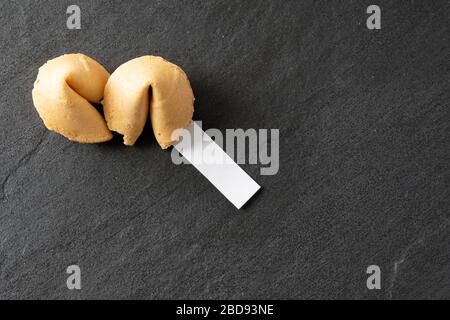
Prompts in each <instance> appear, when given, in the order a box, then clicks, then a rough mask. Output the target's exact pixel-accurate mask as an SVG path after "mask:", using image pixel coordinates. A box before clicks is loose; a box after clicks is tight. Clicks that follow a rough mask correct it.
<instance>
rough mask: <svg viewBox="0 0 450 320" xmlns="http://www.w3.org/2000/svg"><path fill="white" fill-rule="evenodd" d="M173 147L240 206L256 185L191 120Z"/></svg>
mask: <svg viewBox="0 0 450 320" xmlns="http://www.w3.org/2000/svg"><path fill="white" fill-rule="evenodd" d="M181 137H182V139H181V140H180V141H178V142H177V143H176V144H175V145H174V148H175V149H176V150H177V151H178V152H179V153H181V154H182V155H183V157H184V158H185V159H186V160H187V161H188V162H189V163H191V164H192V165H193V166H194V167H195V168H196V169H197V170H198V171H200V173H201V174H202V175H204V176H205V177H206V179H208V180H209V181H210V182H211V183H212V184H213V185H214V186H215V187H216V188H217V189H218V190H219V191H220V192H221V193H222V194H223V195H224V196H225V197H226V198H227V199H228V200H229V201H230V202H231V203H232V204H234V206H235V207H236V208H238V209H240V208H241V207H242V206H243V205H244V204H245V203H246V202H247V201H248V200H249V199H250V198H251V197H252V196H253V195H254V194H255V193H256V191H258V190H259V188H260V186H259V185H258V184H257V183H256V182H255V181H254V180H253V179H252V178H251V177H250V176H249V175H248V174H247V173H246V172H245V171H244V170H242V168H241V167H240V166H239V165H238V164H237V163H236V162H234V161H233V159H231V157H230V156H229V155H228V154H226V152H225V151H223V149H222V148H221V147H220V146H219V145H218V144H217V143H215V142H214V141H213V140H212V139H211V138H210V137H209V136H208V135H207V134H206V133H205V132H204V131H203V130H202V128H201V127H200V126H199V125H198V124H197V123H195V122H194V121H193V122H191V124H190V125H189V126H188V127H187V128H186V129H183V130H182V134H181Z"/></svg>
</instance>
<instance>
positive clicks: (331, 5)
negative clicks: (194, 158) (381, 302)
mask: <svg viewBox="0 0 450 320" xmlns="http://www.w3.org/2000/svg"><path fill="white" fill-rule="evenodd" d="M372 2H373V1H314V0H311V1H230V0H226V1H225V0H224V1H166V0H164V1H120V2H119V1H87V0H86V1H81V0H77V1H22V0H21V1H4V2H2V3H1V4H0V23H1V25H2V27H1V29H0V41H1V51H0V63H1V68H0V93H1V94H0V128H1V130H0V148H1V152H0V164H1V166H0V187H1V188H0V198H1V200H0V298H2V299H13V298H21V299H24V298H39V299H44V298H59V299H87V298H146V299H154V298H164V299H165V298H174V299H178V298H192V299H194V298H205V299H210V298H224V299H230V298H233V299H240V298H307V299H317V298H326V299H333V298H348V299H383V298H393V299H400V298H412V299H416V298H417V299H418V298H439V299H440V298H447V299H448V298H450V256H449V249H450V244H449V242H450V220H449V207H450V206H449V204H450V203H449V196H450V193H449V191H450V185H449V182H450V174H449V173H450V172H449V160H450V148H449V141H450V139H449V138H450V134H449V133H450V113H449V104H448V103H449V87H450V82H449V70H450V68H449V67H450V65H449V61H450V50H449V49H450V48H449V20H448V19H449V13H450V12H449V2H448V1H384V0H379V1H376V2H374V3H372ZM70 4H77V5H79V6H80V8H81V17H82V28H81V30H68V29H67V28H66V19H67V17H68V15H67V14H66V8H67V7H68V6H69V5H70ZM370 4H378V5H379V6H380V7H381V10H382V29H381V30H375V31H371V30H368V29H367V28H366V18H367V17H368V15H367V14H366V8H367V6H368V5H370ZM70 52H83V53H85V54H87V55H89V56H91V57H93V58H94V59H97V60H98V61H99V62H101V63H102V64H103V65H104V66H105V67H106V68H107V69H108V70H109V71H110V72H112V71H113V70H114V69H115V68H117V67H118V66H119V65H120V64H122V63H124V62H126V61H127V60H129V59H131V58H134V57H137V56H140V55H145V54H154V55H161V56H163V57H165V58H167V59H168V60H170V61H173V62H174V63H176V64H178V65H180V66H181V67H182V68H183V69H184V70H185V71H186V73H187V74H188V76H189V78H190V80H191V83H192V86H193V89H194V93H195V96H196V111H195V119H197V120H203V127H204V129H207V128H219V129H221V130H222V131H224V130H225V129H226V128H244V129H247V128H268V129H270V128H279V129H280V171H279V173H278V174H277V175H274V176H260V174H259V169H260V166H259V165H244V166H243V167H244V169H245V170H246V171H247V172H248V173H249V174H250V175H251V176H252V177H253V178H255V180H256V181H258V182H259V183H260V184H261V185H262V186H263V190H262V192H260V193H259V194H258V195H257V196H256V197H255V198H254V199H253V200H252V201H251V202H250V203H249V204H248V205H247V206H246V207H245V208H244V209H243V210H239V211H238V210H236V209H235V208H234V207H233V206H232V205H231V204H230V203H229V202H228V201H227V200H226V199H225V198H224V197H223V196H222V195H221V194H220V193H219V192H218V191H217V190H215V189H214V188H213V187H212V186H211V185H210V183H209V182H208V181H206V179H204V178H203V177H202V176H201V175H200V174H199V173H198V172H197V171H196V170H195V169H194V168H192V167H191V166H187V165H184V166H175V165H174V164H172V162H171V160H170V152H167V151H166V152H164V151H162V150H160V148H159V147H158V145H157V144H156V141H155V139H154V137H153V134H152V132H151V129H150V128H146V130H145V132H144V134H143V136H141V138H140V139H139V141H138V143H137V145H136V146H135V147H133V148H130V147H125V146H123V145H122V144H121V138H120V137H119V136H117V137H115V139H114V140H113V141H111V142H108V143H104V144H99V145H82V144H77V143H72V142H70V141H68V140H66V139H65V138H63V137H62V136H59V135H57V134H55V133H52V132H49V131H47V130H46V129H45V127H44V126H43V123H42V121H41V120H40V118H39V117H38V115H37V113H36V111H35V109H34V107H33V103H32V99H31V89H32V87H33V82H34V79H35V77H36V75H37V71H38V68H39V66H41V65H42V64H43V63H45V62H46V61H47V60H48V59H51V58H53V57H56V56H58V55H60V54H63V53H70ZM71 264H78V265H79V266H80V267H81V272H82V289H81V290H79V291H77V290H73V291H71V290H68V289H67V287H66V278H67V276H68V275H67V274H66V272H65V271H66V268H67V266H69V265H71ZM372 264H376V265H379V266H380V268H381V272H382V273H381V285H382V288H381V290H368V289H367V287H366V279H367V277H368V275H367V274H366V268H367V267H368V266H369V265H372Z"/></svg>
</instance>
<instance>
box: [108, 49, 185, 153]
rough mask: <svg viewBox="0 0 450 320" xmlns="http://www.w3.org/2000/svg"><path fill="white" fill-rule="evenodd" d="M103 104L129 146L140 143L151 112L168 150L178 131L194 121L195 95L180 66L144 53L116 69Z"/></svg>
mask: <svg viewBox="0 0 450 320" xmlns="http://www.w3.org/2000/svg"><path fill="white" fill-rule="evenodd" d="M149 96H151V98H149ZM149 100H150V101H149ZM103 106H104V114H105V118H106V123H107V125H108V128H109V129H110V130H112V131H116V132H119V133H120V134H122V135H123V136H124V137H123V142H124V144H125V145H133V144H134V143H135V142H136V140H137V138H138V137H139V136H140V135H141V133H142V130H143V129H144V126H145V122H146V121H147V118H148V115H149V114H150V121H151V124H152V128H153V132H154V134H155V137H156V140H157V141H158V143H159V145H160V146H161V148H163V149H166V148H168V147H169V146H171V145H172V144H174V143H175V142H176V139H177V137H176V136H175V137H174V136H172V134H173V133H174V131H175V130H176V129H181V128H185V127H187V126H188V125H189V123H190V122H191V120H192V115H193V113H194V94H193V93H192V88H191V85H190V83H189V80H188V78H187V76H186V74H185V73H184V71H183V70H182V69H181V68H180V67H178V66H176V65H175V64H173V63H170V62H169V61H166V60H164V59H163V58H161V57H155V56H142V57H139V58H136V59H133V60H130V61H128V62H126V63H124V64H122V65H121V66H119V67H118V68H117V69H116V71H114V72H113V74H112V75H111V77H110V78H109V80H108V82H107V84H106V87H105V98H104V103H103ZM174 139H175V140H174Z"/></svg>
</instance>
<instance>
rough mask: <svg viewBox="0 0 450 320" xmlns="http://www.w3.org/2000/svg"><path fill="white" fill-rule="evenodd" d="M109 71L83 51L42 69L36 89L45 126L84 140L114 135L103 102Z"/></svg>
mask: <svg viewBox="0 0 450 320" xmlns="http://www.w3.org/2000/svg"><path fill="white" fill-rule="evenodd" d="M108 77H109V73H108V71H106V70H105V68H103V66H102V65H100V64H99V63H98V62H97V61H95V60H93V59H91V58H89V57H88V56H85V55H83V54H65V55H62V56H59V57H57V58H55V59H52V60H50V61H48V62H47V63H46V64H44V65H43V66H42V67H40V68H39V73H38V76H37V79H36V81H35V82H34V88H33V93H32V94H33V103H34V106H35V107H36V110H37V112H38V113H39V116H40V117H41V118H42V120H43V121H44V124H45V126H46V127H47V128H48V129H50V130H52V131H55V132H57V133H59V134H62V135H63V136H65V137H66V138H68V139H70V140H73V141H78V142H82V143H95V142H104V141H107V140H110V139H111V138H112V133H111V132H110V131H109V129H108V127H107V126H106V122H105V120H104V119H103V117H102V115H101V114H100V112H98V111H97V109H96V108H95V107H94V106H93V105H92V104H91V103H90V102H92V103H99V102H100V100H101V99H102V97H103V91H104V88H105V84H106V81H107V80H108Z"/></svg>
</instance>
